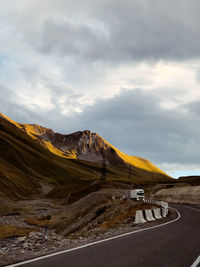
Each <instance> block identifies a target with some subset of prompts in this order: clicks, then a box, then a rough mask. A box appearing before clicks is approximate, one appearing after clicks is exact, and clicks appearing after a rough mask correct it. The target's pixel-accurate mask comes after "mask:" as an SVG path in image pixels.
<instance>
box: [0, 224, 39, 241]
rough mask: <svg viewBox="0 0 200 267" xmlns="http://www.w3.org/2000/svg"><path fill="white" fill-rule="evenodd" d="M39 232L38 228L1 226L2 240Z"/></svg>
mask: <svg viewBox="0 0 200 267" xmlns="http://www.w3.org/2000/svg"><path fill="white" fill-rule="evenodd" d="M34 231H38V229H36V228H28V227H19V226H12V225H0V239H3V238H8V237H16V236H25V235H27V234H29V233H30V232H34Z"/></svg>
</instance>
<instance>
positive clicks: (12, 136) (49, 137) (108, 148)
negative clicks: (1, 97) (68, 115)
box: [0, 114, 173, 208]
mask: <svg viewBox="0 0 200 267" xmlns="http://www.w3.org/2000/svg"><path fill="white" fill-rule="evenodd" d="M52 152H53V153H52ZM0 155H1V157H0V178H1V179H0V198H1V197H3V198H5V197H8V198H12V199H19V198H27V197H28V198H29V197H31V196H34V195H37V196H39V195H40V194H43V195H44V194H46V195H47V194H48V197H50V198H63V197H68V196H69V195H70V196H71V201H73V200H76V199H78V198H80V197H83V196H85V195H86V194H88V193H91V192H93V191H95V190H98V189H100V188H101V187H102V186H107V184H108V183H112V186H114V187H115V185H114V184H113V183H115V184H116V183H119V182H125V183H127V182H128V183H131V184H143V185H146V184H149V183H160V182H170V181H173V179H171V178H170V177H169V176H167V175H166V174H165V173H164V172H162V171H161V170H159V169H158V168H157V167H156V166H154V165H153V164H152V163H150V162H149V161H148V160H145V159H141V158H138V157H133V156H128V155H126V154H124V153H122V152H121V151H119V150H118V149H116V148H115V147H113V146H112V145H111V144H109V143H108V142H106V141H105V140H104V139H103V138H102V137H100V136H99V135H98V134H96V133H91V132H90V131H83V132H81V131H80V132H76V133H72V134H69V135H62V134H58V133H54V132H53V131H52V130H50V129H47V128H45V127H42V126H38V125H30V124H21V123H17V122H15V121H13V120H11V119H10V118H8V117H6V116H5V115H3V114H0ZM102 159H104V160H105V162H106V164H107V165H106V181H101V178H102V163H101V161H102ZM130 166H131V167H130ZM94 181H97V182H98V181H99V182H98V183H94ZM102 182H103V184H104V185H102ZM116 186H118V184H116ZM47 189H48V190H47ZM0 204H1V199H0ZM0 206H1V205H0ZM0 208H1V207H0Z"/></svg>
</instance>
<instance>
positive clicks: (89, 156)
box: [1, 114, 167, 176]
mask: <svg viewBox="0 0 200 267" xmlns="http://www.w3.org/2000/svg"><path fill="white" fill-rule="evenodd" d="M1 116H2V117H3V116H4V118H6V119H7V120H9V121H10V122H11V123H13V124H14V125H16V126H17V127H18V128H20V129H21V130H23V131H24V132H26V133H27V134H28V135H29V136H31V137H32V138H33V139H36V140H38V141H39V142H40V144H42V145H43V146H44V147H46V148H47V149H48V150H49V151H51V152H52V153H54V154H56V155H58V156H61V157H64V158H70V159H80V160H86V161H92V162H101V161H102V160H103V159H105V162H106V164H108V165H115V166H120V165H121V166H126V165H132V166H133V167H137V168H140V169H143V170H146V171H149V172H151V173H158V174H162V175H166V176H167V174H166V173H164V172H163V171H161V170H160V169H159V168H157V167H156V166H155V165H153V164H152V163H151V162H150V161H148V160H147V159H143V158H140V157H136V156H129V155H126V154H125V153H122V152H121V151H120V150H118V149H117V148H115V147H114V146H113V145H111V144H109V143H108V142H107V141H106V140H104V139H103V138H102V137H101V136H99V135H98V134H97V133H92V132H90V131H89V130H85V131H78V132H75V133H72V134H65V135H64V134H59V133H54V132H53V130H51V129H48V128H45V127H42V126H39V125H37V124H21V123H16V122H14V121H12V120H11V119H9V118H8V117H6V116H5V115H3V114H1Z"/></svg>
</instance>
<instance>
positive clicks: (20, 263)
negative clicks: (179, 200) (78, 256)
mask: <svg viewBox="0 0 200 267" xmlns="http://www.w3.org/2000/svg"><path fill="white" fill-rule="evenodd" d="M170 209H173V210H175V211H176V213H177V214H178V217H177V218H176V219H174V220H172V221H169V222H166V223H163V224H159V225H155V226H151V227H148V228H145V229H140V230H136V231H132V232H128V233H125V234H121V235H117V236H113V237H109V238H106V239H102V240H99V241H95V242H92V243H89V244H86V245H82V246H80V247H75V248H70V249H67V250H62V251H58V252H54V253H52V254H48V255H44V256H41V257H38V258H34V259H31V260H27V261H22V262H18V263H14V264H11V265H7V266H5V267H16V266H20V265H23V264H26V263H31V262H34V261H39V260H42V259H45V258H49V257H53V256H56V255H59V254H63V253H68V252H71V251H74V250H78V249H82V248H86V247H90V246H93V245H96V244H99V243H103V242H106V241H109V240H113V239H117V238H119V237H123V236H127V235H131V234H136V233H139V232H143V231H147V230H150V229H154V228H158V227H161V226H164V225H167V224H170V223H173V222H175V221H177V220H179V219H180V218H181V215H180V213H179V212H178V211H177V209H174V208H170Z"/></svg>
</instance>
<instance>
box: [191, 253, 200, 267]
mask: <svg viewBox="0 0 200 267" xmlns="http://www.w3.org/2000/svg"><path fill="white" fill-rule="evenodd" d="M199 263H200V255H199V257H198V258H197V259H196V260H195V262H194V263H193V264H192V265H191V266H190V267H197V266H198V264H199Z"/></svg>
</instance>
